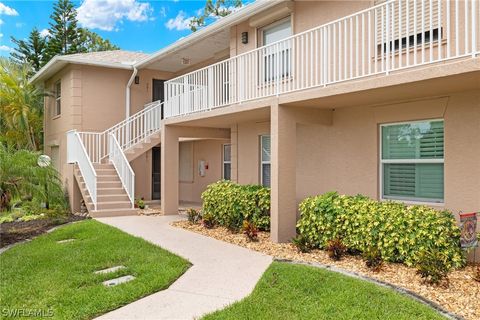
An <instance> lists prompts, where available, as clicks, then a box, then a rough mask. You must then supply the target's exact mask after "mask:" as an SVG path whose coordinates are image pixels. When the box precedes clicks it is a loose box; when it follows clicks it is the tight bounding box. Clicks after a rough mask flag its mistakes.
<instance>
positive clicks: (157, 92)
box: [152, 79, 165, 119]
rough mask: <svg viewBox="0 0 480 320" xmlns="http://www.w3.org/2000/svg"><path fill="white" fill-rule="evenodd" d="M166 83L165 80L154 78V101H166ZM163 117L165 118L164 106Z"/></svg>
mask: <svg viewBox="0 0 480 320" xmlns="http://www.w3.org/2000/svg"><path fill="white" fill-rule="evenodd" d="M164 84H165V80H158V79H153V83H152V89H153V90H152V101H157V100H160V101H161V102H163V101H164V99H165V96H164ZM161 117H162V119H163V108H162V114H161Z"/></svg>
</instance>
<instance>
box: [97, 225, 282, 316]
mask: <svg viewBox="0 0 480 320" xmlns="http://www.w3.org/2000/svg"><path fill="white" fill-rule="evenodd" d="M179 219H182V218H181V217H179V216H155V217H152V216H150V217H148V216H129V217H115V218H98V219H97V220H98V221H100V222H103V223H106V224H109V225H111V226H114V227H117V228H119V229H121V230H123V231H125V232H127V233H130V234H132V235H134V236H138V237H142V238H143V239H145V240H147V241H150V242H153V243H155V244H157V245H159V246H160V247H162V248H164V249H166V250H169V251H171V252H173V253H175V254H177V255H179V256H182V257H183V258H185V259H187V260H189V261H190V262H191V263H192V264H193V266H192V267H190V269H189V270H188V271H187V272H186V273H185V274H184V275H182V276H181V277H180V278H179V279H177V281H175V282H174V283H173V284H172V285H171V286H170V287H169V288H168V289H166V290H164V291H160V292H157V293H154V294H152V295H150V296H147V297H145V298H142V299H140V300H138V301H135V302H133V303H131V304H128V305H126V306H124V307H122V308H120V309H117V310H114V311H112V312H109V313H107V314H105V315H103V316H101V317H99V318H98V319H116V320H120V319H156V320H157V319H158V320H163V319H197V318H200V317H201V316H202V315H204V314H206V313H209V312H212V311H215V310H218V309H222V308H223V307H225V306H226V305H228V304H231V303H232V302H235V301H238V300H240V299H242V298H244V297H246V296H247V295H249V294H250V293H251V292H252V290H253V288H254V287H255V285H256V283H257V282H258V280H259V279H260V277H261V275H262V274H263V273H264V272H265V270H266V269H267V268H268V266H269V265H270V263H271V262H272V258H271V257H270V256H266V255H263V254H261V253H257V252H254V251H251V250H248V249H245V248H242V247H238V246H235V245H232V244H229V243H225V242H222V241H218V240H215V239H212V238H208V237H205V236H202V235H200V234H196V233H193V232H189V231H185V230H182V229H179V228H175V227H172V226H170V223H171V222H172V221H175V220H179Z"/></svg>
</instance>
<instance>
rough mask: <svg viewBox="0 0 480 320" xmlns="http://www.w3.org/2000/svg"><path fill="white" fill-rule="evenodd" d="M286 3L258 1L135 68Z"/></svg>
mask: <svg viewBox="0 0 480 320" xmlns="http://www.w3.org/2000/svg"><path fill="white" fill-rule="evenodd" d="M284 1H285V0H257V1H256V2H253V3H251V4H249V5H247V6H245V7H244V8H243V9H240V10H238V11H237V12H235V13H232V14H230V15H228V16H226V17H224V18H222V19H219V20H218V21H216V22H214V23H212V24H210V25H209V26H206V27H205V28H202V29H200V30H198V31H196V32H194V33H192V34H190V35H188V36H186V37H184V38H181V39H179V40H177V41H175V42H174V43H172V44H171V45H169V46H167V47H165V48H163V49H161V50H159V51H157V52H155V53H154V54H152V55H151V56H149V57H147V58H145V59H143V60H140V61H139V62H137V63H136V64H135V67H136V68H137V69H140V68H145V67H147V66H148V65H149V64H150V63H152V62H155V61H156V60H158V59H161V58H162V57H165V56H167V55H169V54H171V53H173V52H176V51H177V50H180V49H183V48H185V47H188V46H189V45H191V44H193V43H196V42H198V41H201V40H202V39H205V38H207V37H209V36H211V35H213V34H215V33H217V32H219V31H221V30H222V29H225V28H229V27H231V26H233V25H235V24H237V23H238V22H240V21H243V20H244V19H247V18H249V17H250V16H252V15H254V14H257V13H259V12H260V11H262V10H266V9H268V8H271V7H274V6H276V5H278V4H280V3H282V2H284Z"/></svg>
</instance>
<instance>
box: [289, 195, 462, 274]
mask: <svg viewBox="0 0 480 320" xmlns="http://www.w3.org/2000/svg"><path fill="white" fill-rule="evenodd" d="M300 212H301V217H300V220H299V221H298V224H297V230H298V234H299V237H301V238H303V239H304V241H305V242H306V243H308V244H309V246H311V247H313V248H320V249H323V248H325V247H326V245H327V244H328V241H330V240H332V239H341V241H342V243H343V244H344V245H345V246H346V247H347V248H348V249H349V250H351V251H356V252H368V251H369V250H372V249H375V250H378V251H379V253H380V254H381V257H382V259H383V260H384V261H390V262H402V263H405V264H406V265H408V266H418V265H419V264H421V263H422V261H420V260H421V257H422V256H424V255H425V254H428V252H431V251H432V250H434V251H435V252H436V253H437V254H438V255H440V256H442V260H443V261H444V264H445V267H446V268H447V269H449V270H450V269H453V268H459V267H461V266H463V265H464V264H465V255H464V252H463V251H462V250H461V248H460V229H459V228H458V226H457V224H456V221H455V219H454V217H453V215H452V214H451V213H450V212H448V211H438V210H434V209H432V208H429V207H426V206H406V205H405V204H402V203H396V202H379V201H375V200H372V199H369V198H367V197H365V196H361V195H358V196H345V195H339V194H338V193H336V192H329V193H326V194H323V195H320V196H315V197H309V198H307V199H305V200H303V201H302V203H301V204H300Z"/></svg>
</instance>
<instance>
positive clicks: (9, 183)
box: [0, 144, 66, 212]
mask: <svg viewBox="0 0 480 320" xmlns="http://www.w3.org/2000/svg"><path fill="white" fill-rule="evenodd" d="M38 156H39V154H38V153H37V152H31V151H28V150H15V149H13V148H9V147H6V146H4V145H1V144H0V212H1V211H5V210H10V209H11V205H12V201H13V200H14V199H22V198H23V199H25V198H29V199H31V198H33V199H36V200H38V201H43V202H49V203H50V204H52V205H61V206H66V202H65V197H64V193H63V190H62V187H61V182H60V179H59V177H58V172H57V171H56V170H55V169H54V168H53V167H52V166H47V167H43V168H42V167H40V166H38V165H37V158H38Z"/></svg>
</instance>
